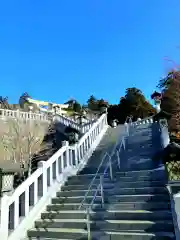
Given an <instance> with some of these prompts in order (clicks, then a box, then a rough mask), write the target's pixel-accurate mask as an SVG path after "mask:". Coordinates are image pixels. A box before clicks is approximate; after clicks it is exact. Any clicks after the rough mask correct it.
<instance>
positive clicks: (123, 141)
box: [122, 137, 126, 150]
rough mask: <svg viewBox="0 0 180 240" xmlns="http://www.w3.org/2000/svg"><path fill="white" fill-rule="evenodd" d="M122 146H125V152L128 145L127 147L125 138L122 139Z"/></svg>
mask: <svg viewBox="0 0 180 240" xmlns="http://www.w3.org/2000/svg"><path fill="white" fill-rule="evenodd" d="M122 145H123V147H124V150H125V148H126V145H125V138H124V137H122Z"/></svg>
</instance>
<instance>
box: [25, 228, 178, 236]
mask: <svg viewBox="0 0 180 240" xmlns="http://www.w3.org/2000/svg"><path fill="white" fill-rule="evenodd" d="M48 229H49V232H59V233H65V232H66V233H80V234H87V230H85V229H81V228H79V229H76V228H32V229H30V230H29V232H31V231H34V232H37V231H38V230H39V231H42V232H47V230H48ZM93 233H94V234H98V233H101V231H93V230H92V234H93ZM103 233H104V234H108V235H109V234H114V235H132V234H133V235H143V236H158V235H159V236H170V237H174V233H171V232H165V231H164V232H152V233H147V232H145V231H143V230H136V231H133V230H126V232H125V231H106V230H104V231H103Z"/></svg>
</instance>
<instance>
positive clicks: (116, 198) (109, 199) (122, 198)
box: [52, 192, 170, 203]
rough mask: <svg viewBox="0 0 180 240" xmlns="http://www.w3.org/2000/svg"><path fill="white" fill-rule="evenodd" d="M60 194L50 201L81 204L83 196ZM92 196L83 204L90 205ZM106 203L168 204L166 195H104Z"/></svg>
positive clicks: (98, 199)
mask: <svg viewBox="0 0 180 240" xmlns="http://www.w3.org/2000/svg"><path fill="white" fill-rule="evenodd" d="M61 193H62V192H60V193H57V197H56V198H53V199H52V203H81V202H82V201H83V199H84V195H81V196H80V195H78V196H73V195H71V196H68V197H67V196H65V197H63V196H61V197H60V195H61ZM93 197H94V195H93V194H91V195H88V196H87V197H86V200H85V202H87V203H90V202H91V201H92V199H93ZM101 199H102V197H101V195H100V193H98V195H97V196H96V199H95V202H101ZM104 200H105V202H106V203H115V202H130V201H131V202H137V201H144V202H168V201H170V198H169V195H168V194H139V195H138V194H135V195H118V194H114V195H109V194H107V193H106V194H105V198H104Z"/></svg>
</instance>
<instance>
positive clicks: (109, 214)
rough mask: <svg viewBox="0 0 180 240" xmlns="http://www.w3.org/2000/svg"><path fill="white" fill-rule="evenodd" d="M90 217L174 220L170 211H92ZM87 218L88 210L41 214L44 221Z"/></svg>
mask: <svg viewBox="0 0 180 240" xmlns="http://www.w3.org/2000/svg"><path fill="white" fill-rule="evenodd" d="M90 215H91V219H93V220H105V219H112V220H118V219H119V220H132V219H133V220H151V221H152V220H161V219H164V220H172V213H171V211H170V210H160V211H159V210H154V211H147V210H129V211H128V210H95V211H93V210H92V211H90ZM86 216H87V212H86V210H60V211H45V212H43V213H42V214H41V218H42V219H73V218H75V219H83V218H84V219H85V218H86Z"/></svg>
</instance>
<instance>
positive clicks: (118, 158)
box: [116, 150, 121, 169]
mask: <svg viewBox="0 0 180 240" xmlns="http://www.w3.org/2000/svg"><path fill="white" fill-rule="evenodd" d="M116 154H117V160H118V168H119V169H120V168H121V166H120V157H119V151H118V150H117V152H116Z"/></svg>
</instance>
